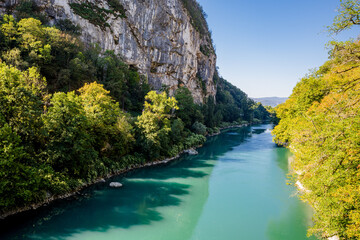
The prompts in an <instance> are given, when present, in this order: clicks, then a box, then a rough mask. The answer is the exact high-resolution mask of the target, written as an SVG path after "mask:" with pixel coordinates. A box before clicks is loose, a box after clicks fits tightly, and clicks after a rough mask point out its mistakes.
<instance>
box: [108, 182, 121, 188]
mask: <svg viewBox="0 0 360 240" xmlns="http://www.w3.org/2000/svg"><path fill="white" fill-rule="evenodd" d="M109 186H110V187H113V188H120V187H122V186H123V185H122V184H121V183H119V182H111V183H110V184H109Z"/></svg>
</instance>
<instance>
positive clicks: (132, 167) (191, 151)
mask: <svg viewBox="0 0 360 240" xmlns="http://www.w3.org/2000/svg"><path fill="white" fill-rule="evenodd" d="M244 126H248V124H241V125H234V126H229V127H224V128H220V131H219V132H218V133H215V134H211V135H207V137H212V136H216V135H219V134H220V133H221V131H222V130H225V129H229V128H240V127H244ZM200 147H202V145H201V146H195V147H192V148H189V149H186V150H183V151H181V152H179V153H178V154H177V155H176V156H174V157H171V158H166V159H163V160H156V161H153V162H148V163H145V164H137V165H130V166H129V167H127V168H126V169H121V170H118V171H115V172H113V173H111V174H108V175H106V176H102V177H100V178H98V179H96V180H94V181H91V182H89V183H86V184H83V185H82V186H80V187H78V188H76V189H74V190H73V191H71V192H69V193H66V194H63V195H56V196H50V197H48V198H47V199H45V200H44V201H42V202H39V203H34V204H31V205H29V206H26V207H22V208H18V209H15V210H12V211H7V212H5V213H1V214H0V220H4V219H5V218H7V217H9V216H12V215H16V214H19V213H23V212H26V211H32V210H35V209H38V208H40V207H43V206H47V205H48V204H50V203H51V202H53V201H55V200H61V199H66V198H69V197H72V196H75V195H76V194H78V193H79V192H80V191H81V190H83V189H85V188H87V187H89V186H91V185H94V184H97V183H101V182H104V181H105V179H109V178H111V177H115V176H118V175H121V174H124V173H127V172H130V171H133V170H136V169H141V168H147V167H151V166H156V165H162V164H167V163H169V162H171V161H174V160H176V159H178V158H179V157H180V156H181V155H182V154H189V155H194V153H195V152H196V150H195V149H197V148H200Z"/></svg>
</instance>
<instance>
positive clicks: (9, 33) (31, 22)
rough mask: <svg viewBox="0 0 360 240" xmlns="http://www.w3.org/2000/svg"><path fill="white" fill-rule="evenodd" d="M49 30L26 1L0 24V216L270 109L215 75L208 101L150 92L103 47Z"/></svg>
mask: <svg viewBox="0 0 360 240" xmlns="http://www.w3.org/2000/svg"><path fill="white" fill-rule="evenodd" d="M80 32H81V29H80V28H79V27H78V26H75V25H73V24H72V23H71V22H70V21H66V20H64V21H61V22H58V23H57V25H56V26H49V25H48V22H47V19H46V17H45V16H44V15H42V14H41V13H39V12H38V11H37V9H36V6H35V5H34V4H33V3H32V2H23V3H22V4H20V5H19V6H18V9H17V14H16V15H3V16H1V18H0V142H1V144H0V196H1V198H0V213H6V212H8V211H11V210H14V209H18V208H21V207H24V206H29V205H30V204H34V203H39V202H43V201H44V200H46V199H48V198H50V197H53V196H59V195H62V194H65V193H68V192H71V191H74V190H76V189H79V188H81V187H83V186H85V185H86V184H88V183H91V182H92V181H94V180H95V179H99V178H102V177H104V176H106V175H108V174H111V173H115V172H118V171H120V170H122V169H127V168H131V167H133V166H136V165H141V164H144V163H146V162H150V161H155V160H161V159H164V158H166V157H172V156H175V155H177V154H178V153H179V152H181V151H182V150H184V149H188V148H190V147H195V146H199V145H202V144H203V143H204V142H205V141H206V137H205V136H206V135H207V134H212V133H216V132H219V129H220V128H222V127H226V126H232V125H238V124H243V123H259V122H261V121H265V120H269V119H270V113H269V112H268V110H267V109H265V107H263V106H262V105H261V104H256V103H255V102H254V101H253V100H251V99H250V98H248V96H247V95H246V94H245V93H244V92H242V91H241V90H240V89H238V88H237V87H235V86H233V85H231V84H230V83H229V82H227V81H226V80H225V79H223V78H222V77H220V76H219V74H218V72H216V74H215V75H214V81H216V82H217V88H218V91H217V95H216V96H215V97H211V96H210V97H208V99H205V103H204V104H202V105H197V104H195V103H194V100H193V97H192V95H191V92H190V91H189V90H188V89H187V88H185V87H181V88H179V89H178V90H177V91H176V93H175V95H174V96H169V95H168V93H167V92H166V91H164V92H159V91H154V90H153V89H152V88H151V86H150V85H149V84H148V83H147V79H146V77H145V76H143V75H141V74H139V73H138V71H137V69H135V68H134V67H132V66H129V65H127V64H126V63H124V62H123V61H122V59H121V56H118V55H116V54H115V53H114V52H112V51H106V50H105V51H103V50H101V49H100V48H99V47H98V46H97V45H96V44H94V45H92V46H85V45H84V44H83V43H82V42H81V41H80V40H79V37H78V36H79V33H80Z"/></svg>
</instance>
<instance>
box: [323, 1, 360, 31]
mask: <svg viewBox="0 0 360 240" xmlns="http://www.w3.org/2000/svg"><path fill="white" fill-rule="evenodd" d="M359 16H360V3H359V1H357V0H340V7H339V9H338V15H336V17H335V19H334V23H333V25H332V26H329V27H328V29H329V31H330V32H332V33H339V32H341V31H343V30H346V29H349V28H351V27H352V26H354V25H360V17H359Z"/></svg>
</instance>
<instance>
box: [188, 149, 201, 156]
mask: <svg viewBox="0 0 360 240" xmlns="http://www.w3.org/2000/svg"><path fill="white" fill-rule="evenodd" d="M184 153H187V154H189V155H198V154H199V153H198V152H197V151H196V150H195V149H193V148H190V149H188V150H185V151H184Z"/></svg>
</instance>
